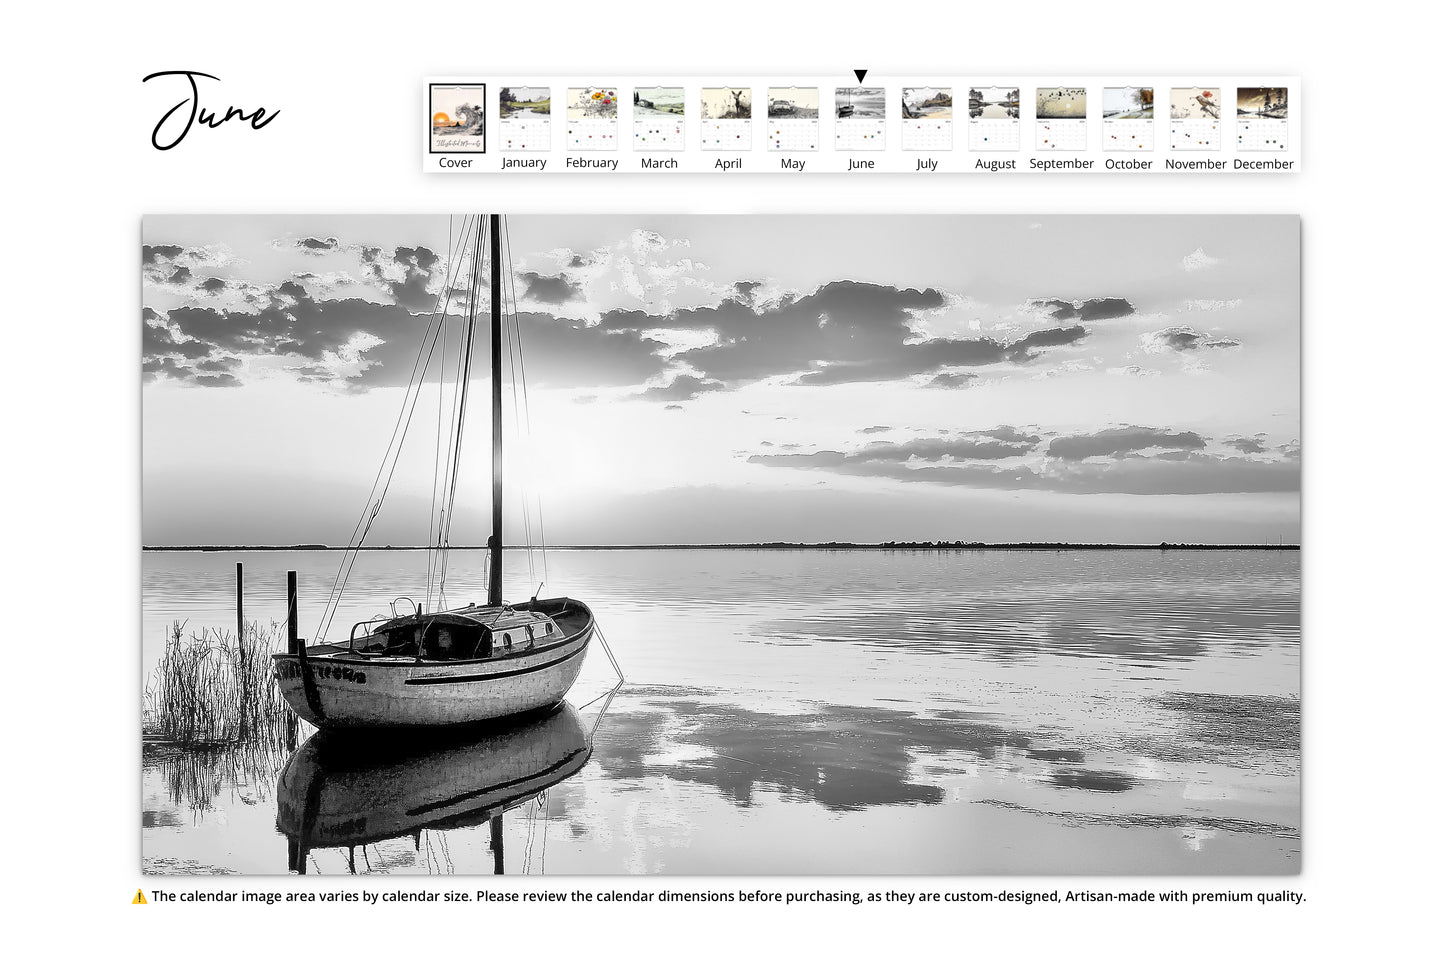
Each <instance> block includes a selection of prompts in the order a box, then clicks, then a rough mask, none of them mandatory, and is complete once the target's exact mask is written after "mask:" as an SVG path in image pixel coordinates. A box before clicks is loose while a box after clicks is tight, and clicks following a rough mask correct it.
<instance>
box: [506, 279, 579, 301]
mask: <svg viewBox="0 0 1445 963" xmlns="http://www.w3.org/2000/svg"><path fill="white" fill-rule="evenodd" d="M517 277H519V278H521V279H522V282H523V283H524V284H526V286H527V287H526V289H525V290H524V291H523V292H522V300H524V301H537V302H540V303H542V304H565V303H566V302H568V301H580V300H581V299H582V286H581V285H579V284H574V283H573V282H571V281H569V280H568V279H567V278H566V276H565V275H561V274H559V275H557V276H556V277H548V276H547V275H545V274H538V273H537V272H536V271H525V272H523V273H521V274H519V275H517Z"/></svg>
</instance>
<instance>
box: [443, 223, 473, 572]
mask: <svg viewBox="0 0 1445 963" xmlns="http://www.w3.org/2000/svg"><path fill="white" fill-rule="evenodd" d="M473 244H474V247H473V254H472V278H471V284H470V290H471V302H470V306H469V309H468V311H467V340H466V346H465V347H464V348H463V350H462V356H463V358H464V362H463V369H462V382H461V400H460V401H459V402H458V406H457V407H458V414H457V422H456V424H457V430H456V446H455V451H454V452H453V457H452V477H451V489H450V491H449V492H448V495H447V516H448V519H449V520H448V522H447V542H448V558H447V560H446V561H444V562H443V563H442V581H441V586H442V591H445V589H446V577H447V562H449V561H450V542H451V521H450V519H451V518H452V517H453V516H454V515H455V505H456V498H457V475H458V472H459V470H460V468H461V458H462V437H463V430H464V429H465V427H466V420H467V394H468V388H469V387H470V385H471V380H472V379H471V372H472V345H473V343H474V341H475V340H476V328H477V312H476V306H477V297H478V293H479V290H480V281H481V265H482V252H483V246H482V245H483V239H482V231H481V218H480V215H479V216H478V218H477V232H476V239H475V241H474V242H473Z"/></svg>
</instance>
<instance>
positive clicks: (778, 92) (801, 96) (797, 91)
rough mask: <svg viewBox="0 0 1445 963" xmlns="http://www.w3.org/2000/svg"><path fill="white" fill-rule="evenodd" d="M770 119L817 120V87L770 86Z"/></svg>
mask: <svg viewBox="0 0 1445 963" xmlns="http://www.w3.org/2000/svg"><path fill="white" fill-rule="evenodd" d="M768 119H770V120H817V119H818V88H817V87H769V88H768Z"/></svg>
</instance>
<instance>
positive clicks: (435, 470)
mask: <svg viewBox="0 0 1445 963" xmlns="http://www.w3.org/2000/svg"><path fill="white" fill-rule="evenodd" d="M453 223H454V222H453V215H450V214H448V215H447V268H448V270H450V268H451V265H452V263H453V258H454V256H455V248H454V246H453V242H454V240H455V239H454V238H453V236H452V228H453ZM446 336H447V334H446V321H445V320H443V321H442V356H441V360H440V361H439V362H438V364H437V433H436V445H435V448H434V449H433V452H434V453H433V455H432V475H431V503H430V505H428V507H427V513H426V540H427V550H426V604H427V608H431V579H432V561H433V555H432V550H431V541H432V526H433V525H434V524H436V513H437V475H438V474H440V473H441V450H442V393H443V391H444V390H445V385H446V367H447V341H446Z"/></svg>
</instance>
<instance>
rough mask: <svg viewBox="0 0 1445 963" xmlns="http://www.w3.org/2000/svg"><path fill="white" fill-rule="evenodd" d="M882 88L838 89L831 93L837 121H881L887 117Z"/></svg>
mask: <svg viewBox="0 0 1445 963" xmlns="http://www.w3.org/2000/svg"><path fill="white" fill-rule="evenodd" d="M884 94H885V91H884V89H883V88H882V87H839V88H837V89H836V90H835V91H833V110H834V116H835V117H836V118H837V119H838V120H852V119H857V120H882V119H883V118H884V117H886V116H887V112H886V106H885V103H884Z"/></svg>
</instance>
